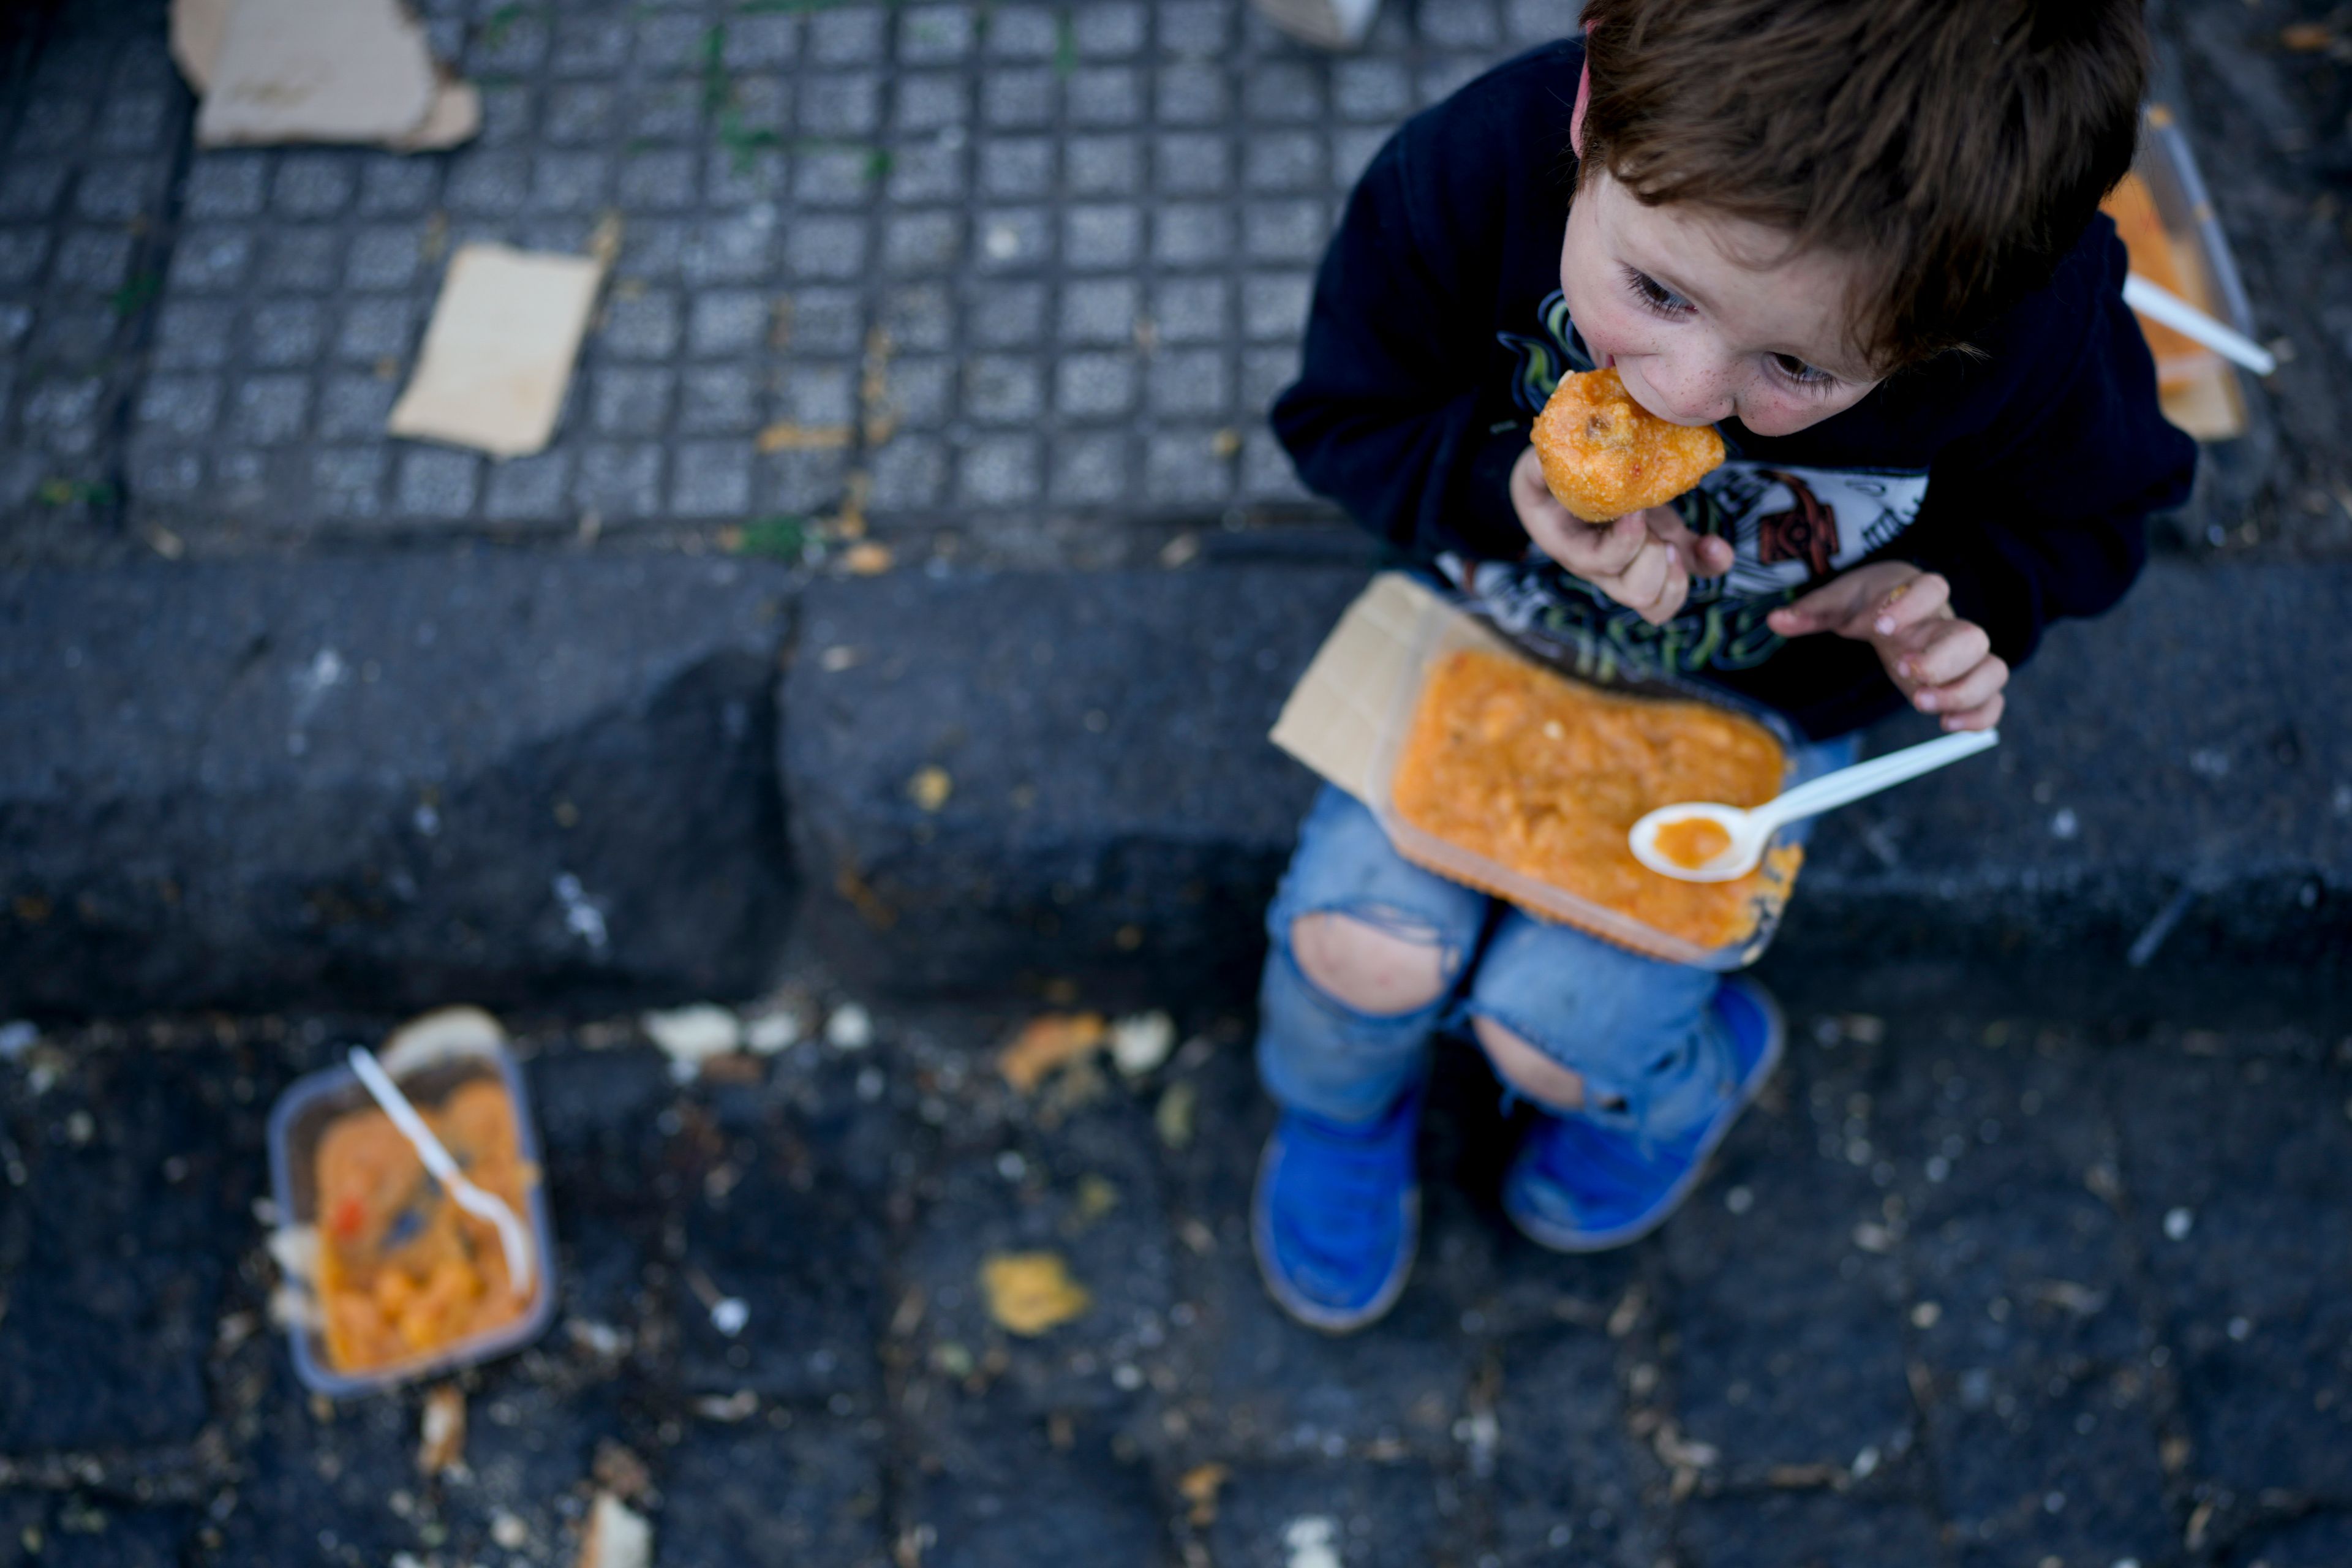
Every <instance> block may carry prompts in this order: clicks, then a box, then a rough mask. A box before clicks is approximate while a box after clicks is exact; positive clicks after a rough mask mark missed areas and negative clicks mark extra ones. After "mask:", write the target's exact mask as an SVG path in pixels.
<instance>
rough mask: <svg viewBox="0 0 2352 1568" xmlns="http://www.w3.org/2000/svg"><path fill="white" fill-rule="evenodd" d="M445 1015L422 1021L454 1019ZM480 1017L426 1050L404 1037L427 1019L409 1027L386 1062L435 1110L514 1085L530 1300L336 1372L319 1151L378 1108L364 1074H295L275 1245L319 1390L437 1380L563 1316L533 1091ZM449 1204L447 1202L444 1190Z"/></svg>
mask: <svg viewBox="0 0 2352 1568" xmlns="http://www.w3.org/2000/svg"><path fill="white" fill-rule="evenodd" d="M452 1016H454V1015H436V1016H435V1017H434V1018H432V1019H427V1020H421V1021H420V1025H429V1024H434V1023H436V1021H440V1020H446V1019H449V1018H451V1017H452ZM471 1017H472V1018H475V1019H479V1020H481V1022H483V1023H485V1024H488V1025H489V1029H490V1031H491V1033H489V1034H488V1035H482V1034H478V1033H476V1032H475V1031H474V1030H472V1029H471V1028H460V1029H455V1030H452V1029H448V1028H446V1027H444V1028H442V1029H440V1030H438V1031H437V1032H436V1031H434V1030H427V1031H426V1033H427V1034H428V1035H432V1036H433V1037H431V1038H428V1039H423V1040H421V1041H419V1042H418V1043H420V1044H421V1045H422V1046H423V1047H424V1048H423V1049H421V1050H418V1049H404V1048H403V1047H402V1045H401V1040H402V1038H403V1037H412V1038H414V1037H415V1032H416V1031H417V1030H418V1028H419V1026H417V1025H413V1026H410V1028H409V1029H405V1030H403V1031H402V1032H401V1036H396V1037H394V1041H392V1042H389V1043H387V1046H386V1047H385V1049H384V1051H383V1053H382V1056H381V1060H382V1062H383V1068H384V1070H385V1071H386V1072H388V1073H390V1074H391V1075H392V1078H393V1080H394V1082H395V1083H397V1084H398V1085H399V1086H400V1089H401V1091H402V1092H403V1093H404V1094H405V1095H406V1096H407V1097H408V1100H409V1101H410V1103H412V1104H414V1105H415V1106H416V1107H417V1109H418V1110H422V1111H426V1112H428V1113H429V1112H430V1110H432V1109H433V1108H434V1107H436V1106H437V1105H439V1104H441V1103H442V1102H443V1101H445V1100H447V1099H448V1098H449V1096H451V1095H452V1094H454V1093H456V1092H457V1090H458V1089H461V1088H463V1087H464V1086H465V1085H466V1084H467V1083H470V1082H473V1081H475V1080H478V1079H490V1080H492V1081H494V1082H496V1083H497V1084H498V1085H499V1087H500V1088H501V1089H503V1090H504V1091H505V1093H506V1097H507V1102H508V1104H509V1106H510V1107H512V1109H513V1113H514V1119H515V1139H516V1143H517V1151H518V1153H519V1154H520V1160H521V1163H522V1167H523V1171H524V1173H525V1180H524V1184H523V1187H524V1193H525V1208H526V1211H527V1212H525V1213H524V1215H522V1219H523V1222H524V1224H525V1226H527V1227H528V1229H529V1231H530V1237H531V1246H532V1248H533V1256H532V1260H531V1261H532V1269H531V1292H532V1293H531V1298H530V1304H529V1305H528V1306H527V1307H526V1308H525V1309H524V1310H523V1311H522V1313H521V1315H520V1316H519V1317H517V1318H514V1319H512V1320H510V1321H507V1322H504V1323H501V1324H499V1325H497V1326H496V1327H494V1328H490V1329H488V1330H485V1331H481V1332H478V1333H475V1334H472V1335H468V1336H465V1337H462V1338H459V1339H457V1340H453V1341H451V1342H449V1343H447V1344H444V1345H440V1346H437V1347H436V1348H435V1349H433V1350H431V1351H428V1352H424V1353H422V1354H419V1355H417V1356H415V1357H413V1358H411V1359H409V1360H406V1361H402V1362H398V1363H394V1364H391V1365H387V1366H379V1367H370V1368H368V1369H366V1370H364V1371H357V1372H343V1371H340V1370H338V1369H337V1368H336V1366H335V1364H334V1362H333V1360H332V1358H331V1355H330V1353H329V1352H328V1348H327V1338H326V1332H325V1330H324V1327H323V1310H322V1308H321V1303H320V1300H319V1296H318V1289H317V1268H318V1258H319V1247H320V1242H319V1230H318V1226H319V1213H318V1197H319V1182H318V1169H317V1161H318V1152H319V1146H320V1140H321V1139H323V1138H324V1137H325V1135H326V1131H327V1129H328V1128H329V1126H331V1124H332V1123H333V1122H334V1121H336V1119H337V1118H339V1117H341V1116H343V1115H345V1114H346V1113H349V1112H352V1111H366V1110H374V1109H375V1102H374V1100H371V1099H370V1098H369V1097H368V1092H367V1089H366V1088H365V1087H364V1086H363V1085H362V1083H361V1082H360V1079H359V1075H358V1074H357V1073H355V1072H353V1071H352V1069H351V1068H348V1067H337V1068H328V1069H327V1070H325V1071H323V1072H316V1073H312V1074H310V1076H308V1077H306V1078H302V1079H297V1080H296V1081H295V1082H294V1083H293V1084H291V1085H289V1087H288V1089H287V1090H286V1092H285V1093H284V1094H282V1095H280V1096H278V1103H277V1105H276V1106H274V1107H273V1108H272V1109H271V1110H270V1113H269V1178H270V1186H271V1189H272V1192H273V1194H274V1195H275V1197H276V1199H277V1204H278V1226H279V1228H278V1232H277V1234H276V1235H274V1236H273V1237H271V1240H270V1250H271V1251H272V1253H273V1254H274V1255H275V1256H276V1258H277V1259H278V1267H279V1269H280V1270H281V1272H282V1273H283V1275H284V1277H285V1278H284V1285H283V1290H284V1292H285V1294H284V1296H283V1297H282V1298H281V1300H280V1302H279V1307H280V1309H281V1315H282V1316H283V1317H284V1318H285V1319H286V1321H287V1331H288V1336H289V1340H290V1341H291V1343H292V1348H293V1352H294V1372H295V1375H296V1376H298V1377H299V1378H300V1379H301V1380H302V1382H303V1383H304V1384H306V1385H308V1386H309V1387H310V1388H311V1389H313V1390H315V1391H317V1392H318V1393H320V1394H331V1395H342V1394H364V1393H368V1392H370V1391H372V1390H374V1389H380V1388H386V1387H390V1386H392V1385H394V1384H402V1383H408V1382H412V1381H414V1380H415V1379H418V1378H424V1377H430V1376H433V1375H434V1374H436V1373H441V1372H446V1371H447V1370H449V1369H450V1368H453V1367H459V1366H467V1365H470V1364H472V1363H476V1362H483V1361H488V1360H490V1359H492V1358H493V1357H496V1356H501V1355H505V1354H506V1353H508V1352H510V1351H515V1350H520V1349H521V1348H522V1347H523V1346H524V1345H526V1344H529V1343H530V1342H531V1341H533V1340H535V1339H537V1338H538V1337H539V1336H540V1335H541V1334H542V1333H544V1332H545V1331H546V1330H547V1326H548V1324H549V1323H550V1322H551V1321H554V1317H555V1233H554V1229H553V1227H552V1226H551V1224H550V1223H549V1220H548V1213H547V1191H546V1182H545V1180H544V1178H543V1176H542V1174H541V1165H540V1152H539V1140H538V1137H537V1133H536V1131H535V1129H534V1126H533V1121H532V1116H531V1106H530V1091H529V1090H528V1089H525V1088H524V1086H523V1079H522V1074H521V1073H520V1071H519V1070H518V1069H517V1067H516V1064H515V1059H514V1057H513V1054H512V1053H511V1052H509V1050H508V1049H507V1048H506V1046H505V1044H504V1041H503V1038H502V1037H501V1036H499V1034H498V1033H497V1032H496V1031H497V1026H496V1025H495V1023H492V1022H491V1021H490V1020H489V1019H488V1016H487V1015H483V1014H472V1015H471ZM443 1201H446V1197H445V1199H444V1200H443Z"/></svg>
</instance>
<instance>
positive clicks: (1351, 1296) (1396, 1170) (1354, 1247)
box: [1250, 1087, 1422, 1334]
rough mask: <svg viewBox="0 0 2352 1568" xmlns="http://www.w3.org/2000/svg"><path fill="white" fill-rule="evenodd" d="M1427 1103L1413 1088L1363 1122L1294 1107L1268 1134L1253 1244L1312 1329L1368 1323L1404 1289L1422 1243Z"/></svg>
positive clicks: (1283, 1295)
mask: <svg viewBox="0 0 2352 1568" xmlns="http://www.w3.org/2000/svg"><path fill="white" fill-rule="evenodd" d="M1421 1100H1422V1091H1421V1089H1419V1088H1418V1087H1415V1088H1413V1089H1408V1090H1406V1091H1405V1092H1404V1093H1403V1094H1402V1095H1400V1096H1398V1097H1397V1102H1396V1104H1394V1105H1393V1106H1391V1107H1390V1108H1389V1110H1388V1112H1387V1114H1385V1115H1383V1116H1382V1117H1381V1119H1380V1120H1379V1121H1374V1122H1370V1123H1369V1124H1365V1125H1360V1126H1350V1125H1348V1124H1346V1123H1342V1122H1337V1121H1325V1120H1323V1119H1322V1118H1321V1117H1319V1116H1309V1115H1307V1114H1306V1113H1305V1112H1304V1111H1297V1110H1286V1111H1284V1112H1283V1114H1282V1120H1281V1121H1279V1122H1277V1123H1276V1125H1275V1129H1274V1135H1273V1136H1272V1137H1270V1138H1268V1139H1267V1140H1266V1141H1265V1154H1264V1155H1263V1156H1262V1157H1261V1158H1260V1159H1259V1161H1258V1166H1257V1191H1256V1193H1255V1194H1254V1195H1253V1197H1252V1199H1251V1202H1250V1241H1251V1243H1252V1245H1253V1247H1255V1250H1256V1252H1257V1267H1258V1272H1259V1273H1261V1274H1263V1275H1264V1276H1265V1288H1266V1289H1267V1290H1268V1291H1269V1292H1270V1293H1271V1294H1272V1295H1273V1297H1274V1299H1275V1300H1276V1302H1278V1303H1279V1304H1280V1305H1281V1307H1282V1310H1284V1311H1286V1312H1287V1313H1289V1314H1290V1315H1291V1316H1292V1317H1294V1318H1296V1319H1297V1320H1298V1321H1300V1322H1302V1323H1305V1324H1306V1325H1307V1326H1308V1327H1309V1328H1315V1329H1321V1330H1322V1331H1324V1332H1326V1333H1333V1334H1343V1333H1346V1332H1348V1331H1350V1330H1352V1329H1360V1328H1362V1327H1363V1326H1364V1325H1365V1324H1366V1323H1369V1322H1371V1321H1374V1320H1375V1319H1377V1318H1379V1317H1380V1316H1381V1314H1382V1313H1384V1312H1386V1311H1387V1310H1389V1309H1390V1308H1391V1307H1392V1306H1394V1305H1396V1299H1397V1297H1398V1296H1399V1295H1401V1294H1402V1293H1403V1290H1404V1281H1405V1276H1406V1275H1407V1274H1408V1273H1410V1272H1412V1254H1413V1248H1414V1247H1416V1246H1418V1245H1419V1244H1420V1240H1421V1183H1420V1181H1419V1179H1418V1178H1417V1176H1416V1175H1415V1173H1414V1167H1413V1140H1414V1136H1415V1134H1416V1133H1417V1132H1418V1131H1420V1128H1421Z"/></svg>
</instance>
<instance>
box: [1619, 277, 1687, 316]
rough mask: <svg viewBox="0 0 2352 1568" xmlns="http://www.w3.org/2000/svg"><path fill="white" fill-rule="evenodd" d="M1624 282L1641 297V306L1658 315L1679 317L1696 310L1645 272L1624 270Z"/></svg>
mask: <svg viewBox="0 0 2352 1568" xmlns="http://www.w3.org/2000/svg"><path fill="white" fill-rule="evenodd" d="M1625 281H1626V282H1627V283H1629V284H1630V285H1632V287H1633V292H1634V293H1635V294H1637V295H1639V296H1640V297H1641V300H1642V302H1643V304H1645V305H1647V306H1649V307H1650V309H1652V310H1655V311H1657V312H1658V313H1659V314H1660V315H1664V316H1679V315H1682V314H1684V313H1685V312H1686V311H1689V310H1696V309H1697V307H1696V306H1695V305H1693V304H1692V303H1691V302H1690V301H1689V300H1685V299H1684V298H1683V297H1682V296H1681V295H1680V294H1677V293H1675V291H1674V290H1673V289H1669V288H1667V287H1666V286H1665V285H1664V284H1663V283H1661V282H1659V281H1658V280H1657V279H1654V278H1653V277H1651V276H1650V275H1649V274H1648V273H1646V272H1642V271H1637V270H1635V269H1634V268H1631V267H1629V268H1626V269H1625Z"/></svg>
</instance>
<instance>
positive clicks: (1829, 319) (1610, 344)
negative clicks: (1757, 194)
mask: <svg viewBox="0 0 2352 1568" xmlns="http://www.w3.org/2000/svg"><path fill="white" fill-rule="evenodd" d="M1855 270H1856V268H1855V267H1854V264H1853V262H1852V260H1850V259H1849V258H1845V257H1843V256H1838V255H1834V254H1831V253H1826V252H1821V251H1800V252H1796V253H1793V254H1791V253H1790V251H1789V247H1788V241H1787V238H1786V237H1785V236H1782V235H1780V233H1778V232H1776V231H1774V230H1772V229H1769V228H1765V227H1763V226H1759V225H1757V224H1752V223H1748V222H1745V221H1744V220H1741V219H1738V218H1732V217H1725V216H1718V215H1717V214H1714V213H1710V212H1707V211H1705V210H1703V209H1696V208H1692V207H1688V206H1675V205H1665V206H1645V205H1643V204H1642V203H1641V202H1640V201H1638V200H1636V199H1635V198H1634V197H1633V195H1632V194H1631V193H1630V192H1628V191H1627V190H1626V189H1625V187H1624V186H1623V185H1622V184H1618V183H1617V181H1616V180H1614V179H1612V177H1610V175H1609V173H1608V172H1607V171H1606V170H1605V169H1598V168H1596V169H1592V170H1590V171H1588V172H1587V174H1586V176H1585V179H1584V183H1583V184H1582V185H1581V186H1580V188H1579V190H1578V191H1577V194H1576V200H1575V202H1574V203H1573V204H1572V205H1570V208H1569V214H1568V234H1567V237H1566V238H1565V239H1564V240H1563V241H1562V242H1561V245H1560V252H1559V286H1560V288H1561V289H1562V290H1563V291H1564V292H1565V293H1566V296H1567V299H1568V309H1569V313H1570V316H1572V317H1573V318H1574V319H1575V321H1576V326H1577V330H1578V331H1580V332H1581V333H1583V335H1584V342H1585V346H1586V347H1588V348H1590V349H1591V351H1592V353H1593V356H1594V358H1595V359H1596V360H1597V361H1598V363H1601V365H1603V366H1607V365H1610V364H1612V363H1613V364H1615V365H1616V367H1617V372H1618V374H1619V375H1621V376H1622V377H1623V379H1624V382H1625V390H1626V391H1627V392H1628V393H1630V394H1632V395H1633V401H1634V402H1636V403H1638V404H1640V405H1642V406H1643V407H1644V408H1646V409H1648V410H1649V411H1650V412H1651V413H1653V414H1654V415H1656V416H1658V417H1660V418H1661V419H1666V420H1670V421H1672V422H1673V423H1675V424H1676V425H1711V424H1714V423H1716V422H1717V420H1722V419H1732V418H1736V419H1738V421H1739V422H1740V423H1741V424H1743V425H1745V426H1747V427H1748V429H1750V430H1753V431H1754V432H1755V433H1756V434H1758V435H1759V436H1787V435H1790V434H1793V433H1794V432H1796V431H1799V430H1802V429H1804V428H1805V427H1806V426H1809V425H1817V424H1819V423H1821V422H1822V420H1824V419H1827V418H1828V417H1829V416H1831V415H1832V414H1837V413H1841V412H1843V411H1844V410H1845V409H1848V408H1851V407H1853V405H1855V404H1857V403H1859V402H1861V401H1862V400H1863V399H1864V397H1866V396H1868V395H1870V391H1871V389H1872V388H1873V387H1874V386H1876V385H1877V384H1878V382H1879V379H1880V378H1879V377H1877V376H1875V375H1874V374H1872V373H1871V371H1870V368H1869V367H1868V366H1867V365H1866V364H1864V363H1861V361H1860V359H1859V358H1858V356H1857V355H1856V354H1855V353H1854V351H1853V348H1852V347H1851V346H1850V345H1849V344H1848V343H1847V342H1846V325H1847V317H1846V300H1848V299H1850V298H1851V297H1852V289H1853V282H1854V275H1855Z"/></svg>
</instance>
